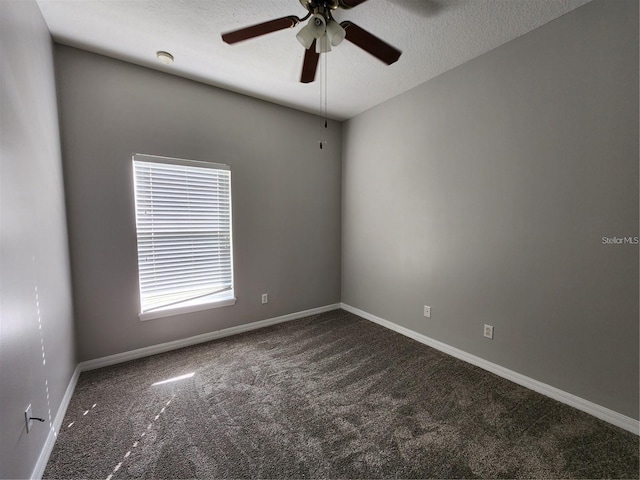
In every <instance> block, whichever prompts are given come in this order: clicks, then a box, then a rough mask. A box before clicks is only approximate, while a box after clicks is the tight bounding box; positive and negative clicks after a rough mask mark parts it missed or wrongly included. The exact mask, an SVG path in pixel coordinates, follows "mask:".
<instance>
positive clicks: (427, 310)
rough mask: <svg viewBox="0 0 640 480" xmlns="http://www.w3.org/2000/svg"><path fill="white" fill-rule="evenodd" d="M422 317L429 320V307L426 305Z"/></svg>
mask: <svg viewBox="0 0 640 480" xmlns="http://www.w3.org/2000/svg"><path fill="white" fill-rule="evenodd" d="M424 316H425V317H427V318H431V307H430V306H428V305H425V306H424Z"/></svg>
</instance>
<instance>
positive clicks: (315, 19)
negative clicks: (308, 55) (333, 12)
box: [305, 13, 327, 38]
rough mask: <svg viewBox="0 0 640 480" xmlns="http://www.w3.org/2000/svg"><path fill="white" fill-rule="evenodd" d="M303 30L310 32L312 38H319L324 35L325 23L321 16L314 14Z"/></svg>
mask: <svg viewBox="0 0 640 480" xmlns="http://www.w3.org/2000/svg"><path fill="white" fill-rule="evenodd" d="M305 28H308V29H309V30H310V31H311V32H312V34H313V37H314V38H320V37H322V36H323V35H324V32H325V30H326V28H327V23H326V21H325V19H324V17H323V16H322V15H320V14H318V13H316V14H315V15H313V16H312V17H311V19H310V20H309V23H307V26H306V27H305Z"/></svg>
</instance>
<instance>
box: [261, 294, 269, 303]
mask: <svg viewBox="0 0 640 480" xmlns="http://www.w3.org/2000/svg"><path fill="white" fill-rule="evenodd" d="M262 303H263V304H264V303H269V294H268V293H263V294H262Z"/></svg>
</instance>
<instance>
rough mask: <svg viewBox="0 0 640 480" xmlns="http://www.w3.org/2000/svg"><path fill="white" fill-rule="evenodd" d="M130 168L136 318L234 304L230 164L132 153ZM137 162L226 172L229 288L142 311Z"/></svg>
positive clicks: (162, 315) (151, 317) (150, 318)
mask: <svg viewBox="0 0 640 480" xmlns="http://www.w3.org/2000/svg"><path fill="white" fill-rule="evenodd" d="M131 160H132V162H131V165H132V173H133V193H134V218H135V231H136V232H135V234H136V259H137V264H136V267H137V272H138V275H137V276H138V300H139V302H140V303H139V313H138V317H139V318H140V320H141V321H146V320H152V319H155V318H163V317H170V316H176V315H182V314H185V313H190V312H197V311H202V310H209V309H213V308H221V307H227V306H230V305H235V303H236V297H235V290H234V289H235V285H234V282H235V275H234V264H235V262H234V255H233V203H232V196H233V195H232V181H231V167H230V166H229V165H225V164H221V163H214V162H206V161H199V160H187V159H181V158H173V157H165V156H158V155H148V154H141V153H135V154H133V155H132V156H131ZM136 161H140V162H147V163H160V164H168V165H178V166H186V167H199V168H208V169H215V170H226V171H228V172H229V198H228V201H229V260H230V267H231V281H230V289H229V290H225V291H222V292H218V293H212V294H208V295H205V296H203V297H196V298H192V299H187V300H183V301H181V302H179V303H174V304H169V305H165V306H161V307H156V308H154V309H152V310H147V311H143V310H142V303H143V302H142V298H143V297H142V278H141V276H140V251H139V245H138V244H139V240H140V238H139V236H138V226H139V224H138V185H137V180H136Z"/></svg>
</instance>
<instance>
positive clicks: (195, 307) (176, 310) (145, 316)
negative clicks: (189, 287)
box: [138, 296, 236, 322]
mask: <svg viewBox="0 0 640 480" xmlns="http://www.w3.org/2000/svg"><path fill="white" fill-rule="evenodd" d="M235 304H236V298H235V297H233V296H231V297H224V298H220V299H218V300H214V301H211V300H209V301H207V302H205V303H196V304H192V305H181V306H180V305H177V306H172V307H167V308H165V309H161V310H154V311H152V312H142V313H139V314H138V317H139V318H140V320H141V321H143V322H144V321H146V320H153V319H154V318H163V317H174V316H176V315H182V314H185V313H191V312H199V311H201V310H210V309H212V308H221V307H229V306H231V305H235Z"/></svg>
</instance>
